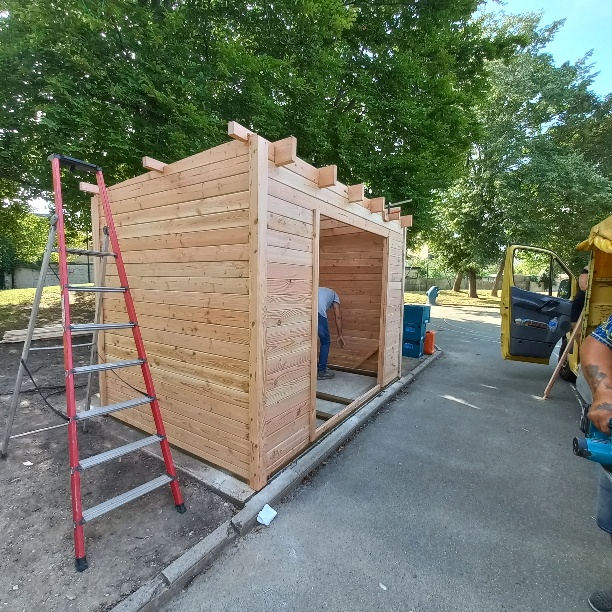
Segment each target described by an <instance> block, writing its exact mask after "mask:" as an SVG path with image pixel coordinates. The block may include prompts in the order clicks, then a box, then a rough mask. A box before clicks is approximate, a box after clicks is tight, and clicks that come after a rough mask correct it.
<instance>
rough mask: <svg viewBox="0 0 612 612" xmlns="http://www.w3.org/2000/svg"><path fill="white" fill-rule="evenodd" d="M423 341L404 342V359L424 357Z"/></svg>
mask: <svg viewBox="0 0 612 612" xmlns="http://www.w3.org/2000/svg"><path fill="white" fill-rule="evenodd" d="M423 342H424V339H423V340H412V341H410V340H408V341H406V340H405V341H404V342H402V355H403V356H404V357H422V356H423Z"/></svg>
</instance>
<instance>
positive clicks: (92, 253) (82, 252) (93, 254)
mask: <svg viewBox="0 0 612 612" xmlns="http://www.w3.org/2000/svg"><path fill="white" fill-rule="evenodd" d="M54 251H55V252H56V253H57V252H58V249H54ZM66 253H70V254H71V255H89V257H117V254H116V253H111V252H110V251H88V250H87V249H66Z"/></svg>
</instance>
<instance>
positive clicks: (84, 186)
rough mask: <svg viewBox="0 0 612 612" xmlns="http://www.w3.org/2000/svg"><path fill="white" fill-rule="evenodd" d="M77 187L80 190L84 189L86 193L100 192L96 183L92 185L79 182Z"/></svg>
mask: <svg viewBox="0 0 612 612" xmlns="http://www.w3.org/2000/svg"><path fill="white" fill-rule="evenodd" d="M79 189H80V190H81V191H86V192H87V193H100V190H99V189H98V186H97V185H93V184H92V183H79Z"/></svg>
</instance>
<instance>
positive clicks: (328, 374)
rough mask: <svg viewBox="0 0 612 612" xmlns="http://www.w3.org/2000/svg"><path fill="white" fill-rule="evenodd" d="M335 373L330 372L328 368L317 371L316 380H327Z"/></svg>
mask: <svg viewBox="0 0 612 612" xmlns="http://www.w3.org/2000/svg"><path fill="white" fill-rule="evenodd" d="M335 375H336V374H335V373H334V372H330V371H329V370H323V371H322V372H317V380H329V379H330V378H333V377H334V376H335Z"/></svg>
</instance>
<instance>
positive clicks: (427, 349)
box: [423, 331, 436, 355]
mask: <svg viewBox="0 0 612 612" xmlns="http://www.w3.org/2000/svg"><path fill="white" fill-rule="evenodd" d="M423 352H424V353H425V354H426V355H433V354H434V353H435V352H436V332H435V331H426V332H425V343H424V344H423Z"/></svg>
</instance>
